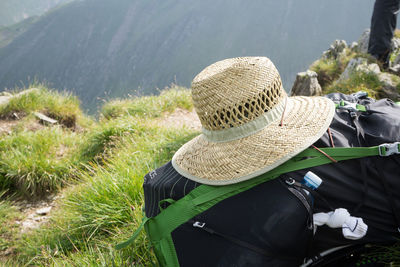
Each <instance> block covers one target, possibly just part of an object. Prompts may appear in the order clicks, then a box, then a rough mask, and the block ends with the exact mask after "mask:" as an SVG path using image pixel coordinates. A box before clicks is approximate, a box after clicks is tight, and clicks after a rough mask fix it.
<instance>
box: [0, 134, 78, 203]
mask: <svg viewBox="0 0 400 267" xmlns="http://www.w3.org/2000/svg"><path fill="white" fill-rule="evenodd" d="M81 142H82V141H81V137H80V136H79V135H78V134H77V133H75V132H72V131H65V130H64V129H62V128H61V127H57V126H56V127H51V128H43V129H41V130H38V131H35V132H32V131H21V132H16V133H13V134H11V135H6V136H3V137H2V139H0V189H10V190H12V191H14V192H17V193H18V194H19V195H22V196H25V197H29V198H31V197H41V196H44V195H46V194H49V193H53V192H55V191H57V190H58V189H59V188H60V187H61V186H62V185H64V184H65V183H66V182H67V181H68V180H70V179H71V178H72V177H73V176H74V169H75V168H76V166H77V156H76V155H77V151H76V150H77V149H78V147H79V146H80V143H81Z"/></svg>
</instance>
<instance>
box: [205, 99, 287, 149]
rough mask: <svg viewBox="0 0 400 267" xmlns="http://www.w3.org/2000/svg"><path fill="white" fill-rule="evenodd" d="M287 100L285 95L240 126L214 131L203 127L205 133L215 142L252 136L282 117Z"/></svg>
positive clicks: (208, 138)
mask: <svg viewBox="0 0 400 267" xmlns="http://www.w3.org/2000/svg"><path fill="white" fill-rule="evenodd" d="M287 102H288V101H287V97H285V99H284V100H282V101H280V102H279V103H278V104H276V105H275V106H274V107H273V108H272V109H270V110H268V112H265V113H264V114H262V115H261V116H259V117H258V118H256V119H254V120H252V121H250V122H247V123H245V124H242V125H240V126H236V127H232V128H228V129H223V130H214V131H210V130H207V129H205V128H204V127H203V128H202V132H203V135H204V136H205V138H206V139H207V140H208V141H210V142H214V143H223V142H229V141H234V140H238V139H241V138H244V137H247V136H250V135H252V134H255V133H256V132H258V131H261V130H262V129H264V128H265V127H267V126H268V125H269V124H271V123H272V122H274V121H276V120H277V119H279V118H281V117H282V113H283V112H284V110H285V105H286V103H287Z"/></svg>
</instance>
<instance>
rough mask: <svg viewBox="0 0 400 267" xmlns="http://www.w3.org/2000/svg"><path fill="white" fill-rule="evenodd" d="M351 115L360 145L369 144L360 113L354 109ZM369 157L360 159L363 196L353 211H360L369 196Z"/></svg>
mask: <svg viewBox="0 0 400 267" xmlns="http://www.w3.org/2000/svg"><path fill="white" fill-rule="evenodd" d="M349 114H350V117H351V119H352V122H353V125H354V127H355V128H356V135H357V141H358V145H359V146H360V147H362V146H367V140H366V138H365V132H364V129H363V128H362V127H361V125H360V122H359V120H358V118H359V114H357V113H356V112H354V111H351V112H350V113H349ZM367 160H368V159H367V158H361V159H360V160H359V163H360V169H361V174H362V176H361V177H362V181H363V191H362V197H361V201H360V202H359V203H358V204H357V206H356V207H355V208H354V209H353V212H358V211H359V210H360V209H361V207H362V206H364V204H365V202H366V200H367V196H368V191H369V188H368V174H367Z"/></svg>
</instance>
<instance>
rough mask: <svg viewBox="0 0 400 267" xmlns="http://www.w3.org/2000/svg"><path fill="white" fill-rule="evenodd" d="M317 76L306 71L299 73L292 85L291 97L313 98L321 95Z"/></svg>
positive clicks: (312, 72)
mask: <svg viewBox="0 0 400 267" xmlns="http://www.w3.org/2000/svg"><path fill="white" fill-rule="evenodd" d="M317 77H318V74H317V73H316V72H314V71H311V70H307V71H306V72H300V73H298V74H297V76H296V81H295V82H294V84H293V87H292V90H291V95H292V96H296V95H303V96H314V95H321V94H322V89H321V86H320V85H319V83H318V79H317Z"/></svg>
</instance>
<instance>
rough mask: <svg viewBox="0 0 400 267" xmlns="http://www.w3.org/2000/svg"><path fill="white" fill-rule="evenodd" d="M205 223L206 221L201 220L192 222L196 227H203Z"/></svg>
mask: <svg viewBox="0 0 400 267" xmlns="http://www.w3.org/2000/svg"><path fill="white" fill-rule="evenodd" d="M205 225H206V223H204V222H203V223H202V222H194V223H193V227H197V228H203V227H204V226H205Z"/></svg>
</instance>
